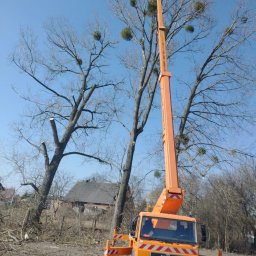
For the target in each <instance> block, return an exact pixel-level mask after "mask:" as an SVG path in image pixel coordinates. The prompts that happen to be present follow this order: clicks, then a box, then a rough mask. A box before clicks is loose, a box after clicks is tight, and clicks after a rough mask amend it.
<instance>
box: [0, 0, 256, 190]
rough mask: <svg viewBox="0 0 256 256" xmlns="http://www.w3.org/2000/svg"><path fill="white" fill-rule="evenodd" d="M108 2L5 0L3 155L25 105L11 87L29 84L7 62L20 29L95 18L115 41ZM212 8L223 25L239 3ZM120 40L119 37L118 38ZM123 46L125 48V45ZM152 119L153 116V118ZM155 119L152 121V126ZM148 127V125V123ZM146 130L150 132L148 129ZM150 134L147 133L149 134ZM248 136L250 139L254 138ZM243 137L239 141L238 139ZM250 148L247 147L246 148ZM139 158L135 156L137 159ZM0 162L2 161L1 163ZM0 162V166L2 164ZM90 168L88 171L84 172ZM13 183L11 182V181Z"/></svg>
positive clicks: (81, 173)
mask: <svg viewBox="0 0 256 256" xmlns="http://www.w3.org/2000/svg"><path fill="white" fill-rule="evenodd" d="M107 2H108V1H107V0H94V1H88V0H87V1H84V0H75V1H70V0H44V1H43V0H37V1H32V0H22V1H20V0H8V1H2V3H1V8H0V40H1V41H0V88H1V94H0V124H1V129H0V131H1V132H0V146H1V147H2V150H0V153H1V154H3V152H4V151H5V150H6V149H7V148H8V147H9V145H10V144H9V141H11V140H12V136H13V131H12V123H13V122H15V121H17V120H19V119H20V116H21V115H22V113H23V110H24V109H25V108H26V105H25V104H24V102H23V101H22V100H21V99H20V98H19V96H18V95H17V94H16V93H15V92H14V91H13V89H12V86H17V85H22V86H24V87H26V86H27V85H28V84H29V80H27V79H26V78H25V77H24V75H22V74H21V73H20V72H19V71H18V70H17V68H16V67H15V66H14V65H13V64H12V63H11V62H10V55H11V53H12V51H13V50H14V48H15V46H16V45H17V43H18V40H19V33H20V29H21V28H24V27H31V28H32V29H33V30H34V31H35V32H36V34H37V35H40V33H42V28H43V25H44V23H46V22H47V20H49V18H54V17H66V18H68V19H69V20H70V22H71V24H72V25H73V26H74V27H75V28H76V29H77V30H81V31H82V30H83V28H84V27H85V26H86V23H87V22H88V21H90V22H93V21H94V20H95V19H98V20H103V23H106V24H108V27H109V31H110V32H111V34H112V35H113V36H114V37H116V38H118V35H119V31H120V24H119V23H118V22H117V20H116V18H115V17H113V15H112V13H111V11H110V10H109V8H108V4H107ZM216 2H217V4H215V5H214V9H213V13H214V14H215V17H216V19H217V21H218V23H220V24H222V23H225V22H226V21H227V17H228V15H229V14H230V12H231V11H232V9H233V8H234V4H235V3H237V2H239V1H236V0H226V1H221V0H217V1H216ZM245 2H246V4H247V5H249V6H250V7H251V8H256V1H254V0H249V1H245ZM118 39H119V38H118ZM124 47H125V46H124ZM175 69H176V70H177V73H181V67H179V66H178V67H176V68H175ZM153 118H154V117H153ZM155 121H157V122H158V119H152V120H151V125H152V124H153V123H154V122H155ZM149 125H150V124H149ZM148 131H149V130H148ZM148 134H150V132H149V133H148ZM252 134H253V135H249V136H250V138H252V136H253V137H254V136H255V133H253V131H252ZM241 137H242V139H241ZM240 140H243V141H244V140H245V141H247V142H248V143H246V144H247V145H250V148H252V147H253V146H254V145H255V140H253V139H248V134H242V135H241V136H240ZM142 145H143V140H142V143H141V144H140V145H139V148H138V151H140V148H142ZM248 147H249V146H248ZM137 157H138V156H137ZM1 161H2V160H1ZM1 161H0V163H1ZM63 168H65V169H66V170H68V171H71V172H72V173H73V175H74V176H75V177H76V178H78V179H81V178H85V177H86V176H88V175H90V174H91V173H93V172H96V171H97V170H98V169H99V168H100V167H99V166H98V165H97V164H94V163H91V165H90V166H89V167H88V166H86V167H85V166H84V165H83V163H81V161H80V160H78V159H76V158H75V159H74V160H73V161H71V162H70V161H67V162H65V164H63ZM88 168H89V169H90V171H89V172H88V171H87V170H85V169H88ZM4 170H5V171H9V170H10V166H8V165H5V164H4V162H2V164H1V167H0V176H1V171H4ZM15 179H16V181H15V182H14V180H15ZM6 182H7V185H8V186H11V185H12V183H15V185H16V184H17V176H16V178H15V177H12V179H8V180H6Z"/></svg>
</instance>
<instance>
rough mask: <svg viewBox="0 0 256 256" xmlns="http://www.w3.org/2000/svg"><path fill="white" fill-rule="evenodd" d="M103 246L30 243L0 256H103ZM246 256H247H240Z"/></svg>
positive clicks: (205, 254) (206, 253) (208, 255)
mask: <svg viewBox="0 0 256 256" xmlns="http://www.w3.org/2000/svg"><path fill="white" fill-rule="evenodd" d="M103 247H104V245H101V244H94V245H90V246H79V245H77V246H74V245H68V244H56V243H51V242H28V243H23V244H21V245H12V247H11V250H10V251H8V252H5V253H3V254H1V252H0V255H1V256H2V255H6V256H28V255H30V256H46V255H47V256H48V255H49V256H103ZM200 255H202V256H217V255H218V254H217V251H210V250H204V249H202V250H201V252H200ZM223 256H238V254H233V253H223ZM239 256H245V255H239Z"/></svg>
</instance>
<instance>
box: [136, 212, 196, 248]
mask: <svg viewBox="0 0 256 256" xmlns="http://www.w3.org/2000/svg"><path fill="white" fill-rule="evenodd" d="M140 237H141V238H142V239H149V240H159V241H163V242H168V243H171V242H174V243H191V244H196V243H197V237H196V223H195V222H190V221H183V220H176V219H167V218H155V217H143V218H142V222H141V232H140Z"/></svg>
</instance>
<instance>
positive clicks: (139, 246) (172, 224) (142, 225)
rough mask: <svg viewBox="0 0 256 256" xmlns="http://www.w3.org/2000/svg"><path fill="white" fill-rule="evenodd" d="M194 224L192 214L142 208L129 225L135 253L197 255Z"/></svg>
mask: <svg viewBox="0 0 256 256" xmlns="http://www.w3.org/2000/svg"><path fill="white" fill-rule="evenodd" d="M196 225H197V224H196V219H194V218H191V217H186V216H179V215H174V214H162V213H159V214H156V213H149V212H141V213H140V215H139V217H138V218H136V219H135V220H134V221H133V225H132V226H131V229H132V230H131V233H130V235H131V236H132V238H133V243H134V255H145V256H166V255H198V247H199V245H198V241H197V232H196Z"/></svg>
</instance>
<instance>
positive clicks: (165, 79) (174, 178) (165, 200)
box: [153, 0, 184, 214]
mask: <svg viewBox="0 0 256 256" xmlns="http://www.w3.org/2000/svg"><path fill="white" fill-rule="evenodd" d="M162 13H163V10H162V4H161V0H157V19H158V43H159V58H160V76H159V81H160V88H161V104H162V126H163V128H162V129H163V146H164V160H165V188H164V190H163V192H162V193H161V195H160V197H159V199H158V201H157V203H156V205H155V207H154V209H153V212H161V213H173V214H177V212H178V211H179V209H180V207H181V205H182V202H183V194H184V193H183V191H182V189H181V188H180V187H179V180H178V171H177V159H176V150H175V142H174V129H173V115H172V104H171V90H170V77H171V73H170V72H169V71H168V62H167V53H166V40H165V31H166V28H165V26H164V22H163V14H162Z"/></svg>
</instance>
